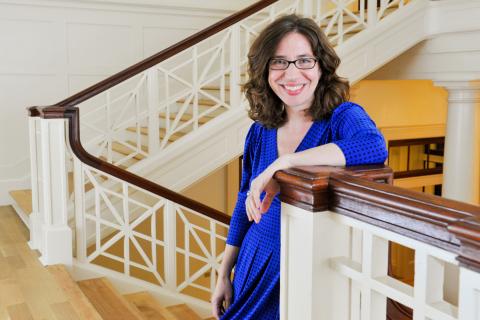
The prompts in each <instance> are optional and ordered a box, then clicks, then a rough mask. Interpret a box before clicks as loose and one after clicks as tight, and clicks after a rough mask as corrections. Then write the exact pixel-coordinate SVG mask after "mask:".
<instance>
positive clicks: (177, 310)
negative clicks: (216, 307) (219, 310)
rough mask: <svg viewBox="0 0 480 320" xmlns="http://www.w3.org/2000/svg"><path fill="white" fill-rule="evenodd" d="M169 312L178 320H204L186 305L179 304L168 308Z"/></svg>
mask: <svg viewBox="0 0 480 320" xmlns="http://www.w3.org/2000/svg"><path fill="white" fill-rule="evenodd" d="M167 310H168V311H169V312H170V313H171V314H173V315H174V316H175V317H176V318H175V319H178V320H202V318H201V317H200V316H199V315H198V314H196V313H195V311H193V310H192V309H190V308H189V307H188V306H187V305H186V304H178V305H174V306H169V307H167Z"/></svg>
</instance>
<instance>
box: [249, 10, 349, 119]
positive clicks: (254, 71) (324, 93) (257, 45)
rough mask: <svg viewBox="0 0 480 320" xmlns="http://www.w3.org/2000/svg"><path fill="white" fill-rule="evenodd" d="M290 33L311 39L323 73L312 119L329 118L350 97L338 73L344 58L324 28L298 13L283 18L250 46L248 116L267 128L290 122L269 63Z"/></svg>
mask: <svg viewBox="0 0 480 320" xmlns="http://www.w3.org/2000/svg"><path fill="white" fill-rule="evenodd" d="M290 32H297V33H300V34H302V35H303V36H305V37H306V38H307V40H308V41H309V42H310V45H311V47H312V52H313V55H314V56H315V57H316V58H317V59H318V63H319V67H320V70H321V77H320V80H319V82H318V85H317V88H316V89H315V97H314V100H313V103H312V105H311V106H310V108H309V109H308V111H307V112H308V114H309V115H310V116H311V117H312V119H313V120H321V119H325V118H328V117H329V116H330V114H331V112H332V111H333V110H334V109H335V108H336V107H337V106H338V105H340V104H341V103H342V102H345V101H347V100H348V98H349V88H350V87H349V84H348V81H347V80H345V79H343V78H340V77H339V76H338V75H337V74H336V70H337V68H338V66H339V64H340V58H339V57H338V56H337V54H336V53H335V50H334V49H333V48H332V46H331V45H330V43H329V41H328V39H327V37H326V36H325V34H324V33H323V32H322V31H321V30H320V27H319V26H318V25H317V24H316V23H315V22H314V21H313V20H312V19H309V18H303V17H300V16H298V15H295V14H291V15H287V16H283V17H280V18H279V19H277V20H275V21H274V22H272V23H271V24H270V25H268V26H267V27H266V28H265V29H264V30H263V31H262V32H261V33H260V34H259V36H258V37H257V38H256V39H255V41H254V42H253V44H252V46H251V47H250V51H249V53H248V75H249V80H248V81H247V83H246V84H245V87H244V91H245V95H246V96H247V99H248V101H249V102H250V110H249V112H248V115H249V116H250V118H251V119H252V120H254V121H258V122H260V123H261V124H262V125H264V126H265V127H267V128H278V127H280V126H282V125H283V124H284V123H285V122H286V121H287V114H286V112H285V110H284V107H283V102H282V101H281V100H280V98H279V97H278V96H277V95H276V94H275V93H274V92H273V90H272V89H271V88H270V85H269V84H268V63H269V60H270V59H271V58H272V57H273V56H274V54H275V51H276V49H277V46H278V44H279V42H280V41H281V40H282V38H283V37H284V36H285V35H286V34H288V33H290Z"/></svg>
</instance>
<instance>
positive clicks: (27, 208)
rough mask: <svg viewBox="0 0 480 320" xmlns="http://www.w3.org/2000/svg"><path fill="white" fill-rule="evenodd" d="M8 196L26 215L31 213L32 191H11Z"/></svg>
mask: <svg viewBox="0 0 480 320" xmlns="http://www.w3.org/2000/svg"><path fill="white" fill-rule="evenodd" d="M9 194H10V196H11V197H12V198H13V200H15V202H16V203H17V204H18V206H19V207H20V209H22V210H23V212H25V213H26V214H27V215H29V214H30V213H32V190H30V189H24V190H12V191H9Z"/></svg>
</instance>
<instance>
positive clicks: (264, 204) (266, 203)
mask: <svg viewBox="0 0 480 320" xmlns="http://www.w3.org/2000/svg"><path fill="white" fill-rule="evenodd" d="M273 198H274V195H273V194H269V193H267V194H266V195H265V198H263V201H262V205H261V206H260V212H261V213H262V214H263V213H265V212H267V211H268V209H269V208H270V205H271V204H272V201H273Z"/></svg>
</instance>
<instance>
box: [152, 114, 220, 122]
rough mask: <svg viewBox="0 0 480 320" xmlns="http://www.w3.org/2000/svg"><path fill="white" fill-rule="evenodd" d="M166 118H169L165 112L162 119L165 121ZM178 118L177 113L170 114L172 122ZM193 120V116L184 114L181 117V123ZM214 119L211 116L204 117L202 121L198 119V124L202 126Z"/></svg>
mask: <svg viewBox="0 0 480 320" xmlns="http://www.w3.org/2000/svg"><path fill="white" fill-rule="evenodd" d="M166 117H167V114H166V113H165V112H161V113H160V118H163V119H165V118H166ZM176 117H177V114H176V113H170V117H169V118H170V120H175V118H176ZM192 118H193V115H191V114H189V113H184V114H182V116H181V117H180V121H181V122H187V121H189V120H191V119H192ZM213 118H214V117H213V116H211V115H207V116H203V117H201V118H200V119H198V122H199V123H201V124H204V123H207V122H208V121H210V120H212V119H213Z"/></svg>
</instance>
